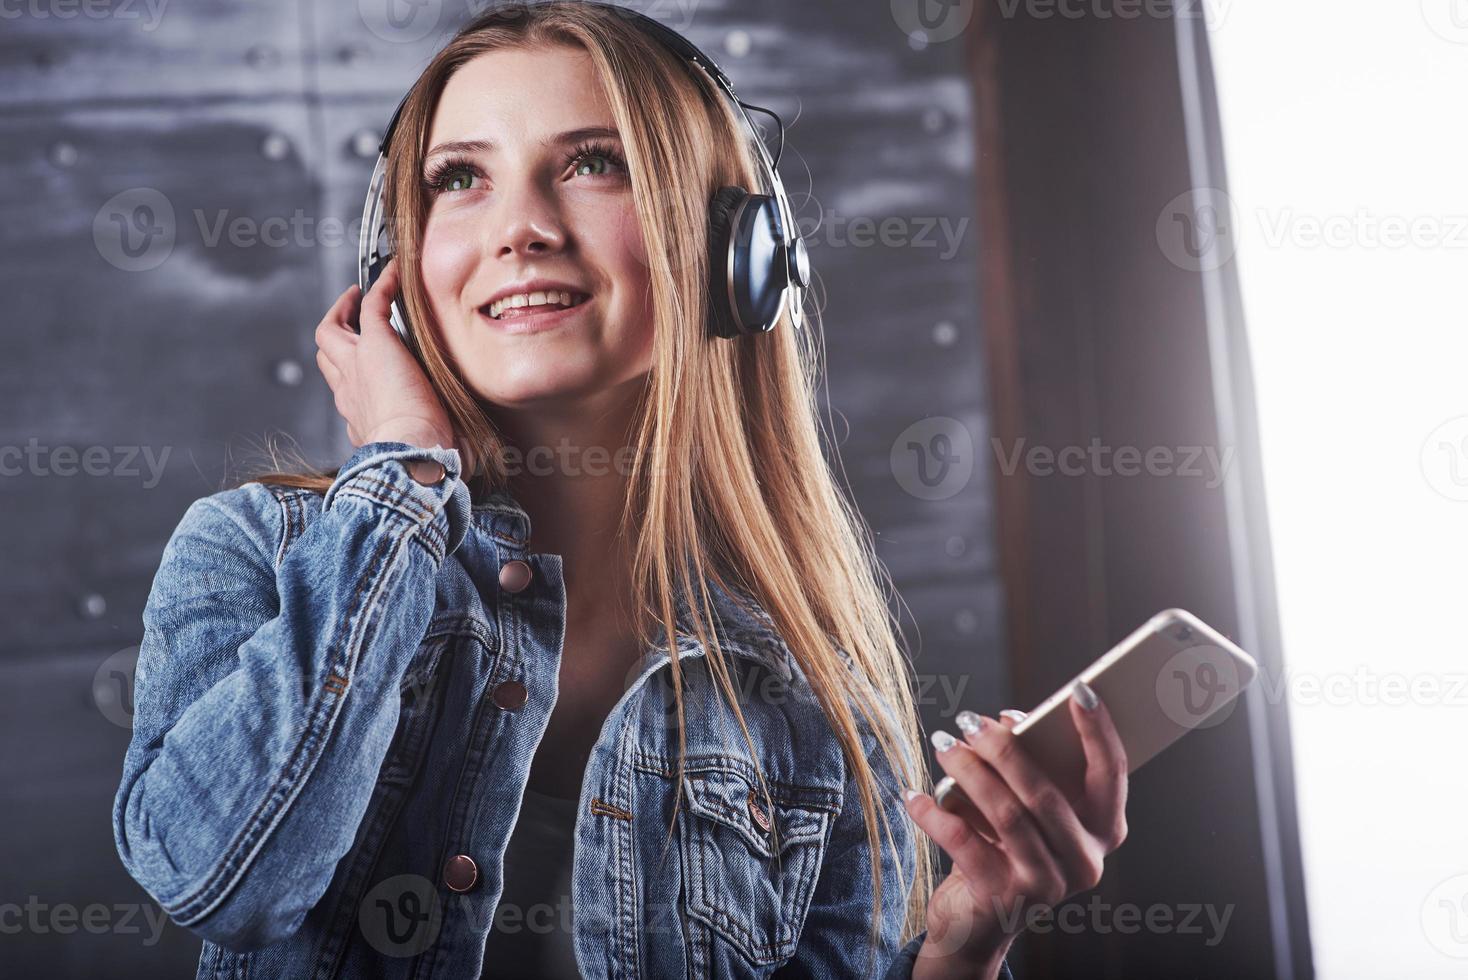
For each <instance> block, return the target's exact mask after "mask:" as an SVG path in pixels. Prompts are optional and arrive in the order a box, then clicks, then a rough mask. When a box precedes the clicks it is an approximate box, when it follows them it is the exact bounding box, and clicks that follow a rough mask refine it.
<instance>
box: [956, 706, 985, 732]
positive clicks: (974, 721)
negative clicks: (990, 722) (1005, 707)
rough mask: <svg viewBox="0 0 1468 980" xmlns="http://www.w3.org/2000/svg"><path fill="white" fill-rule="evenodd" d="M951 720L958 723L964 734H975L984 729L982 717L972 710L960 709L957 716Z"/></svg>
mask: <svg viewBox="0 0 1468 980" xmlns="http://www.w3.org/2000/svg"><path fill="white" fill-rule="evenodd" d="M953 720H954V721H956V722H957V723H958V727H959V729H960V730H961V731H962V732H963V733H964V734H965V735H977V734H979V732H982V731H983V730H984V719H983V718H980V717H979V716H978V715H976V714H974V713H973V712H972V711H967V710H965V711H960V712H959V713H958V717H957V718H955V719H953Z"/></svg>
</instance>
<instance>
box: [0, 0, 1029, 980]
mask: <svg viewBox="0 0 1468 980" xmlns="http://www.w3.org/2000/svg"><path fill="white" fill-rule="evenodd" d="M389 4H392V5H393V6H389ZM629 5H633V4H629ZM481 6H482V4H480V3H472V2H471V3H470V4H469V5H468V6H467V7H466V5H465V4H464V3H462V2H452V0H451V2H443V3H439V2H437V0H425V2H420V3H418V4H417V5H416V6H415V5H409V4H408V3H404V2H401V0H361V2H355V0H342V2H331V3H328V2H325V0H321V2H315V3H305V2H302V3H295V2H284V0H274V2H267V0H251V2H221V0H190V2H187V3H184V2H181V0H174V2H169V0H152V2H151V3H145V2H142V0H139V2H136V3H124V2H121V0H118V2H114V3H111V4H107V3H102V2H98V3H89V4H85V5H84V4H82V3H80V2H76V3H72V2H67V0H27V2H26V3H24V4H22V3H8V4H5V5H4V8H3V10H0V178H3V179H0V201H3V209H4V211H3V213H4V216H5V221H4V222H3V224H0V260H3V262H0V277H3V287H4V290H5V294H6V303H5V305H4V309H5V324H4V330H3V332H0V345H3V348H0V350H3V355H0V381H3V385H4V391H5V406H6V410H5V412H4V413H3V416H0V454H3V455H0V465H3V467H4V469H3V475H0V495H3V507H0V515H3V517H0V521H3V541H4V546H3V553H4V556H5V571H4V578H3V588H0V604H3V606H0V608H3V613H4V617H5V621H6V623H7V625H8V628H7V629H6V631H5V632H4V634H3V639H0V644H3V651H0V718H3V719H4V725H5V738H4V741H3V748H0V812H3V813H4V814H5V815H6V816H5V824H4V832H3V845H0V848H3V849H0V905H3V906H5V907H6V908H4V909H0V912H3V913H4V915H0V926H3V927H4V931H3V933H0V962H3V963H4V965H5V970H6V972H7V973H9V971H11V970H15V971H17V972H15V973H14V974H11V975H17V976H19V975H31V976H48V977H71V976H78V977H80V976H86V977H97V976H148V977H162V976H191V975H192V972H193V964H194V960H195V958H196V956H197V950H198V943H197V941H196V940H194V939H193V937H192V936H191V935H190V934H188V933H187V932H186V931H184V930H182V929H180V928H178V927H177V926H174V925H172V924H165V925H163V926H162V928H161V931H160V930H158V927H157V925H156V924H155V922H156V920H157V918H158V916H159V915H160V913H159V910H158V908H157V906H156V904H153V903H151V902H150V901H149V900H148V899H147V896H145V895H144V894H143V893H142V892H141V891H140V890H139V889H138V888H137V887H136V886H135V885H134V884H133V883H132V882H131V880H130V879H129V878H128V877H127V875H126V874H125V872H124V871H123V870H122V868H121V865H120V863H119V861H118V859H117V856H116V853H115V850H114V845H113V841H112V837H111V829H110V807H111V803H112V799H113V795H114V793H115V791H116V789H117V781H118V776H119V772H120V764H121V759H122V754H123V751H124V749H125V747H126V744H127V738H128V735H129V727H128V726H129V723H130V707H131V702H130V691H129V687H128V685H129V677H130V671H131V656H132V655H135V653H136V644H137V643H138V641H139V639H140V636H141V630H142V622H141V618H140V614H141V610H142V607H143V603H144V601H145V599H146V597H147V594H148V589H149V587H150V584H151V581H152V576H153V573H154V571H155V570H156V568H157V563H158V559H159V556H160V553H161V550H162V547H163V544H164V542H165V541H166V540H167V537H168V534H169V532H170V531H171V530H172V528H173V527H174V525H175V524H176V523H177V521H178V519H179V518H180V516H181V515H182V513H183V511H184V509H185V507H186V506H187V505H188V503H189V502H190V501H192V500H194V499H196V498H197V497H200V496H203V495H206V494H208V493H211V492H213V491H214V490H216V489H218V488H219V487H220V486H222V485H223V483H224V482H225V481H226V480H227V479H229V478H231V477H232V476H234V475H235V473H236V472H237V471H238V470H239V468H240V465H241V463H242V462H244V461H245V460H246V458H247V457H249V456H250V453H251V451H252V447H254V446H258V445H259V443H260V442H261V441H262V440H263V439H264V438H265V437H266V436H267V435H269V434H272V433H284V434H288V435H289V436H291V437H293V438H294V439H295V440H296V441H297V442H298V444H299V446H300V447H301V449H302V450H303V451H304V452H305V453H306V455H307V456H308V457H310V458H311V459H313V460H315V461H316V462H319V463H322V464H327V465H335V464H336V463H339V462H340V461H341V460H342V459H344V458H345V457H346V455H347V453H348V452H349V451H350V449H351V447H350V444H349V443H348V442H347V440H346V437H345V434H344V427H343V426H342V425H341V424H340V420H339V419H338V418H337V416H336V414H335V411H334V409H333V406H332V401H331V396H330V393H329V391H328V389H327V387H326V385H325V383H324V382H323V381H322V379H321V378H320V376H319V374H318V372H317V370H316V367H315V360H314V357H315V344H314V341H313V339H312V332H313V330H314V328H315V326H316V323H317V322H318V321H319V320H320V318H321V316H322V314H323V312H324V311H325V309H326V307H327V306H328V305H329V303H330V301H331V300H332V299H333V298H334V297H335V296H336V295H337V294H338V293H339V292H340V291H341V290H342V289H343V288H344V287H345V286H346V285H347V284H348V283H350V282H352V281H353V280H354V277H355V265H354V263H355V242H356V239H355V232H356V224H355V223H356V221H357V220H358V219H359V217H360V213H361V207H362V196H363V193H364V190H365V185H366V181H367V177H368V173H369V170H370V167H371V164H372V160H373V157H374V155H375V152H376V140H377V134H378V132H379V130H380V128H381V127H382V126H383V125H384V124H385V122H386V117H387V115H388V114H389V113H390V111H391V110H392V108H393V106H394V105H395V104H396V101H397V99H398V98H399V97H400V95H401V94H402V92H403V91H404V90H405V89H406V87H407V86H408V84H409V83H410V82H411V81H412V79H413V78H414V77H415V75H416V72H417V70H418V69H419V68H420V67H421V66H422V64H423V63H424V62H425V61H426V60H427V58H428V57H429V55H430V54H431V52H432V51H433V50H435V49H436V47H437V46H438V45H439V44H441V43H442V41H443V40H444V38H445V36H446V34H447V33H449V32H451V31H452V30H453V29H454V28H455V27H456V26H457V25H458V24H459V23H461V22H462V21H463V20H464V19H465V18H466V17H467V16H468V14H469V13H470V11H471V8H472V9H479V8H480V7H481ZM635 6H636V7H637V9H640V10H643V11H644V12H646V13H649V14H651V15H653V16H655V17H657V18H658V19H660V20H662V21H663V22H664V23H667V24H669V25H670V26H673V27H674V28H677V29H680V30H682V31H684V32H685V33H686V34H687V35H688V36H689V37H691V38H692V39H693V40H694V41H695V43H697V44H699V45H701V46H703V47H704V48H705V49H706V50H708V51H709V53H710V54H712V55H713V57H714V58H715V59H716V60H718V61H719V62H720V64H721V65H722V66H723V67H724V68H725V69H726V70H727V71H728V72H729V73H730V75H731V76H732V77H733V78H734V81H735V83H736V85H737V86H738V88H739V91H740V95H741V97H743V98H744V99H745V100H746V101H753V102H756V103H759V104H764V105H769V106H771V107H772V108H774V109H776V111H778V112H780V113H781V114H782V115H784V116H785V118H786V119H787V121H792V122H793V124H792V125H791V127H790V129H789V132H788V139H789V143H788V146H787V149H786V151H785V155H784V160H783V163H782V172H783V174H784V176H785V178H786V181H787V185H788V187H789V188H790V191H791V193H792V195H793V198H794V204H795V207H796V209H797V212H798V215H799V219H800V222H801V225H802V228H803V230H804V231H805V233H806V235H807V239H808V242H809V245H810V247H811V255H812V261H813V263H814V266H815V269H816V272H817V274H818V276H819V279H820V286H821V288H820V289H819V290H818V297H819V298H820V300H821V301H822V302H823V303H824V321H825V328H826V338H827V350H828V356H827V367H828V372H829V389H828V390H829V398H830V406H831V409H832V411H833V414H834V417H835V434H836V436H837V438H838V440H839V441H840V451H841V455H842V460H843V462H844V467H845V472H846V475H847V477H848V479H849V481H850V483H851V485H852V487H853V490H854V493H855V496H856V499H857V503H858V506H859V507H860V509H861V510H862V512H863V513H864V515H865V516H866V518H867V520H868V522H869V523H870V525H871V526H872V528H873V530H874V531H875V533H876V535H877V539H878V542H879V550H880V555H881V557H882V559H883V560H884V561H885V562H886V563H887V564H888V567H889V568H890V569H891V571H892V574H893V577H894V579H895V581H896V584H897V586H898V589H899V590H900V593H901V595H902V597H903V599H904V600H905V603H906V606H907V609H906V610H904V628H905V629H906V631H907V633H908V636H909V639H910V641H911V643H912V645H913V647H914V649H915V650H916V651H917V654H918V655H917V659H916V664H917V671H918V673H919V674H920V675H921V678H920V683H921V687H920V690H919V694H920V697H921V698H922V699H923V702H924V715H925V721H926V724H927V725H928V726H929V727H932V726H933V725H935V724H938V723H940V722H943V723H947V722H948V720H949V719H950V718H951V716H952V714H953V712H954V711H956V710H957V709H958V708H959V707H962V706H970V707H976V708H979V709H982V710H985V711H989V712H992V711H995V710H997V709H998V708H1000V707H1004V706H1005V704H1006V703H1007V702H1005V701H1004V700H1003V695H1002V692H1003V689H1004V688H1003V681H1004V678H1003V676H1002V672H1001V669H1000V667H999V666H998V651H999V630H1000V623H999V621H998V611H999V607H1000V603H999V601H998V586H997V582H996V579H995V567H994V566H995V563H994V551H993V545H992V538H993V534H992V529H991V520H992V518H991V495H990V477H989V474H988V467H987V462H986V461H987V459H989V458H990V457H989V455H988V454H987V453H984V454H981V455H979V456H977V457H976V456H975V449H976V448H979V447H983V446H987V445H988V437H987V434H986V433H987V429H988V426H987V412H986V407H985V406H986V392H985V389H984V385H983V381H982V371H981V362H980V344H979V332H978V324H977V323H976V320H975V306H976V297H975V295H974V286H973V275H972V273H973V269H974V266H975V260H974V256H975V236H976V229H975V228H974V227H973V222H972V220H971V214H972V209H971V197H972V194H971V174H972V168H973V163H974V160H973V156H974V149H973V143H974V141H973V137H972V129H971V123H970V107H969V104H968V86H967V83H966V81H965V79H964V76H963V71H964V68H963V60H962V51H961V49H960V47H959V45H960V43H961V42H960V41H959V40H957V39H954V38H946V37H941V36H940V35H939V34H934V35H933V36H932V39H931V40H928V41H924V40H923V39H921V38H912V37H910V36H909V35H908V34H907V33H906V32H905V30H904V27H905V26H911V25H903V24H900V23H899V21H900V20H902V15H901V12H900V11H899V12H897V13H894V10H893V9H892V5H890V4H889V3H888V2H887V0H875V2H871V3H862V4H853V3H849V2H845V0H818V2H806V3H799V4H790V3H777V2H775V0H763V2H734V0H725V2H712V0H703V2H699V0H678V2H674V0H664V2H639V3H637V4H635ZM899 6H900V4H899ZM389 14H393V15H394V16H395V17H397V18H398V19H396V20H394V19H392V18H390V17H389ZM403 18H406V19H403ZM756 118H757V119H758V118H762V117H756ZM232 225H233V227H234V228H236V229H239V232H238V233H233V234H232V233H231V226H232ZM221 228H222V234H218V235H216V234H215V233H216V231H217V230H219V229H221ZM251 236H253V238H252V237H251ZM909 613H910V614H909ZM936 771H937V770H936V767H935V772H936ZM938 774H939V775H941V773H938ZM11 906H14V907H15V910H14V911H11V910H9V909H10V907H11ZM150 916H151V917H152V919H150ZM17 924H18V928H17Z"/></svg>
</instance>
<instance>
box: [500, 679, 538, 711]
mask: <svg viewBox="0 0 1468 980" xmlns="http://www.w3.org/2000/svg"><path fill="white" fill-rule="evenodd" d="M528 696H529V693H528V692H527V691H526V690H525V685H524V684H521V683H520V682H519V681H505V682H504V683H503V684H500V685H498V686H497V687H495V689H494V694H493V695H491V697H492V698H493V700H494V703H495V704H496V705H497V706H498V707H501V708H504V709H505V710H506V711H516V710H518V709H520V708H522V707H524V706H525V699H526V698H527V697H528Z"/></svg>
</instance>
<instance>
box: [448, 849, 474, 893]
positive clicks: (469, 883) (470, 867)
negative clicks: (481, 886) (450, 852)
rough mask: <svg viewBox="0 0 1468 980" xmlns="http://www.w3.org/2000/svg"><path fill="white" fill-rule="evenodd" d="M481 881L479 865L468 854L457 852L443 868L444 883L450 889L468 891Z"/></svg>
mask: <svg viewBox="0 0 1468 980" xmlns="http://www.w3.org/2000/svg"><path fill="white" fill-rule="evenodd" d="M478 881H479V866H478V865H476V864H475V863H474V859H473V858H471V857H470V856H469V855H467V854H455V855H454V856H453V857H451V858H449V862H448V864H446V865H444V868H443V883H444V884H445V885H448V886H449V890H450V891H456V892H466V891H468V890H469V889H471V888H473V887H474V885H475V884H476V883H477V882H478Z"/></svg>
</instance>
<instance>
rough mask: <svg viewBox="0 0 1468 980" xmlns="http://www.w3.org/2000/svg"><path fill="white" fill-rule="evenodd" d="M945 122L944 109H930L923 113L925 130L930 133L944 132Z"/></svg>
mask: <svg viewBox="0 0 1468 980" xmlns="http://www.w3.org/2000/svg"><path fill="white" fill-rule="evenodd" d="M944 121H945V120H944V117H943V110H942V109H928V110H927V111H925V112H924V113H923V128H924V129H926V130H927V131H928V132H930V133H936V132H939V131H940V130H942V128H943V123H944Z"/></svg>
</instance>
